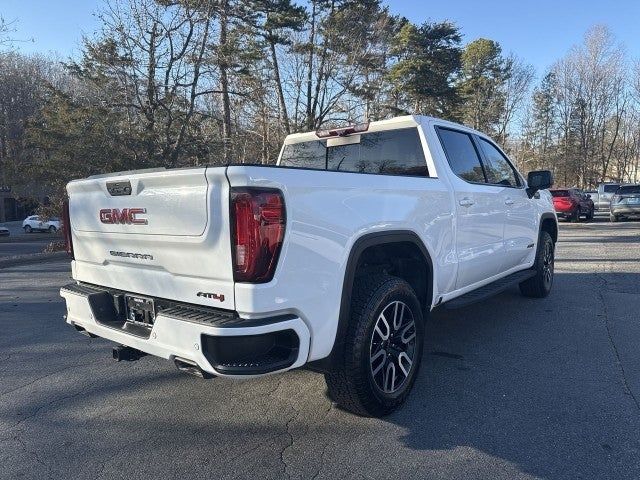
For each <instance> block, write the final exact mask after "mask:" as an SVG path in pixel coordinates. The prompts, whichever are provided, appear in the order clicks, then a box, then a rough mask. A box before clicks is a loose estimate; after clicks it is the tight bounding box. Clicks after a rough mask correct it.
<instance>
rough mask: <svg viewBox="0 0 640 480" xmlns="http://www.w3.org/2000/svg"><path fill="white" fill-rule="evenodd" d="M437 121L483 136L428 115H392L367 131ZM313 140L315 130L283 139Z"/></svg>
mask: <svg viewBox="0 0 640 480" xmlns="http://www.w3.org/2000/svg"><path fill="white" fill-rule="evenodd" d="M433 120H435V121H438V122H439V123H442V124H446V125H450V126H452V127H456V128H460V129H464V130H467V131H469V132H474V133H477V134H478V135H481V136H485V135H484V134H483V133H482V132H477V131H475V130H473V129H471V128H469V127H467V126H465V125H460V124H458V123H454V122H450V121H448V120H442V119H440V118H435V117H429V116H426V115H404V116H401V117H393V118H389V119H387V120H377V121H375V122H371V123H370V124H369V130H367V132H381V131H385V130H396V129H399V128H408V127H417V126H418V125H420V124H421V123H423V122H425V121H433ZM313 140H318V136H317V135H316V132H315V131H313V132H304V133H292V134H291V135H287V138H285V140H284V144H285V145H286V144H291V143H300V142H309V141H313Z"/></svg>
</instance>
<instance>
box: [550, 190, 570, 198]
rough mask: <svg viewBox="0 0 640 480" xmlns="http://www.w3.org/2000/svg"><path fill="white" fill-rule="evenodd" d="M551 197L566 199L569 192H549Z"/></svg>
mask: <svg viewBox="0 0 640 480" xmlns="http://www.w3.org/2000/svg"><path fill="white" fill-rule="evenodd" d="M551 196H552V197H568V196H569V190H551Z"/></svg>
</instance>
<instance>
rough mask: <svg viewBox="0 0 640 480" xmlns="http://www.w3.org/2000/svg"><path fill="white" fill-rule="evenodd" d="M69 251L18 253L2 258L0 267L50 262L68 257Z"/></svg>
mask: <svg viewBox="0 0 640 480" xmlns="http://www.w3.org/2000/svg"><path fill="white" fill-rule="evenodd" d="M66 257H68V256H67V252H53V253H32V254H28V255H17V256H15V257H9V258H0V268H8V267H15V266H18V265H30V264H33V263H43V262H50V261H53V260H58V259H61V258H66Z"/></svg>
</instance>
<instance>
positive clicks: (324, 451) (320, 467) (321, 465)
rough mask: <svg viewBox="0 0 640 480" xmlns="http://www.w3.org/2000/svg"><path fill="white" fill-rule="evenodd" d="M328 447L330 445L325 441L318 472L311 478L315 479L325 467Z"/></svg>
mask: <svg viewBox="0 0 640 480" xmlns="http://www.w3.org/2000/svg"><path fill="white" fill-rule="evenodd" d="M327 447H329V445H328V444H326V443H325V445H324V446H323V447H322V453H321V454H320V465H319V466H318V469H317V470H316V473H314V474H313V476H312V477H311V479H310V480H315V479H316V478H318V475H320V473H321V472H322V469H323V468H324V455H325V453H326V452H327Z"/></svg>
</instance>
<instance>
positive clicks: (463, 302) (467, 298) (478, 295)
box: [444, 269, 536, 310]
mask: <svg viewBox="0 0 640 480" xmlns="http://www.w3.org/2000/svg"><path fill="white" fill-rule="evenodd" d="M535 275H536V271H535V270H533V269H528V270H522V271H520V272H516V273H512V274H511V275H509V276H506V277H504V278H501V279H500V280H496V281H495V282H492V283H490V284H488V285H485V286H484V287H480V288H478V289H476V290H472V291H471V292H469V293H465V294H464V295H461V296H459V297H457V298H454V299H453V300H450V301H448V302H446V303H445V304H444V307H445V308H446V309H448V310H453V309H456V308H462V307H466V306H467V305H471V304H472V303H476V302H480V301H482V300H486V299H487V298H490V297H493V296H494V295H497V294H498V293H500V292H504V291H505V290H506V289H508V288H509V287H511V286H512V285H515V284H518V283H520V282H524V281H525V280H528V279H530V278H531V277H534V276H535Z"/></svg>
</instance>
